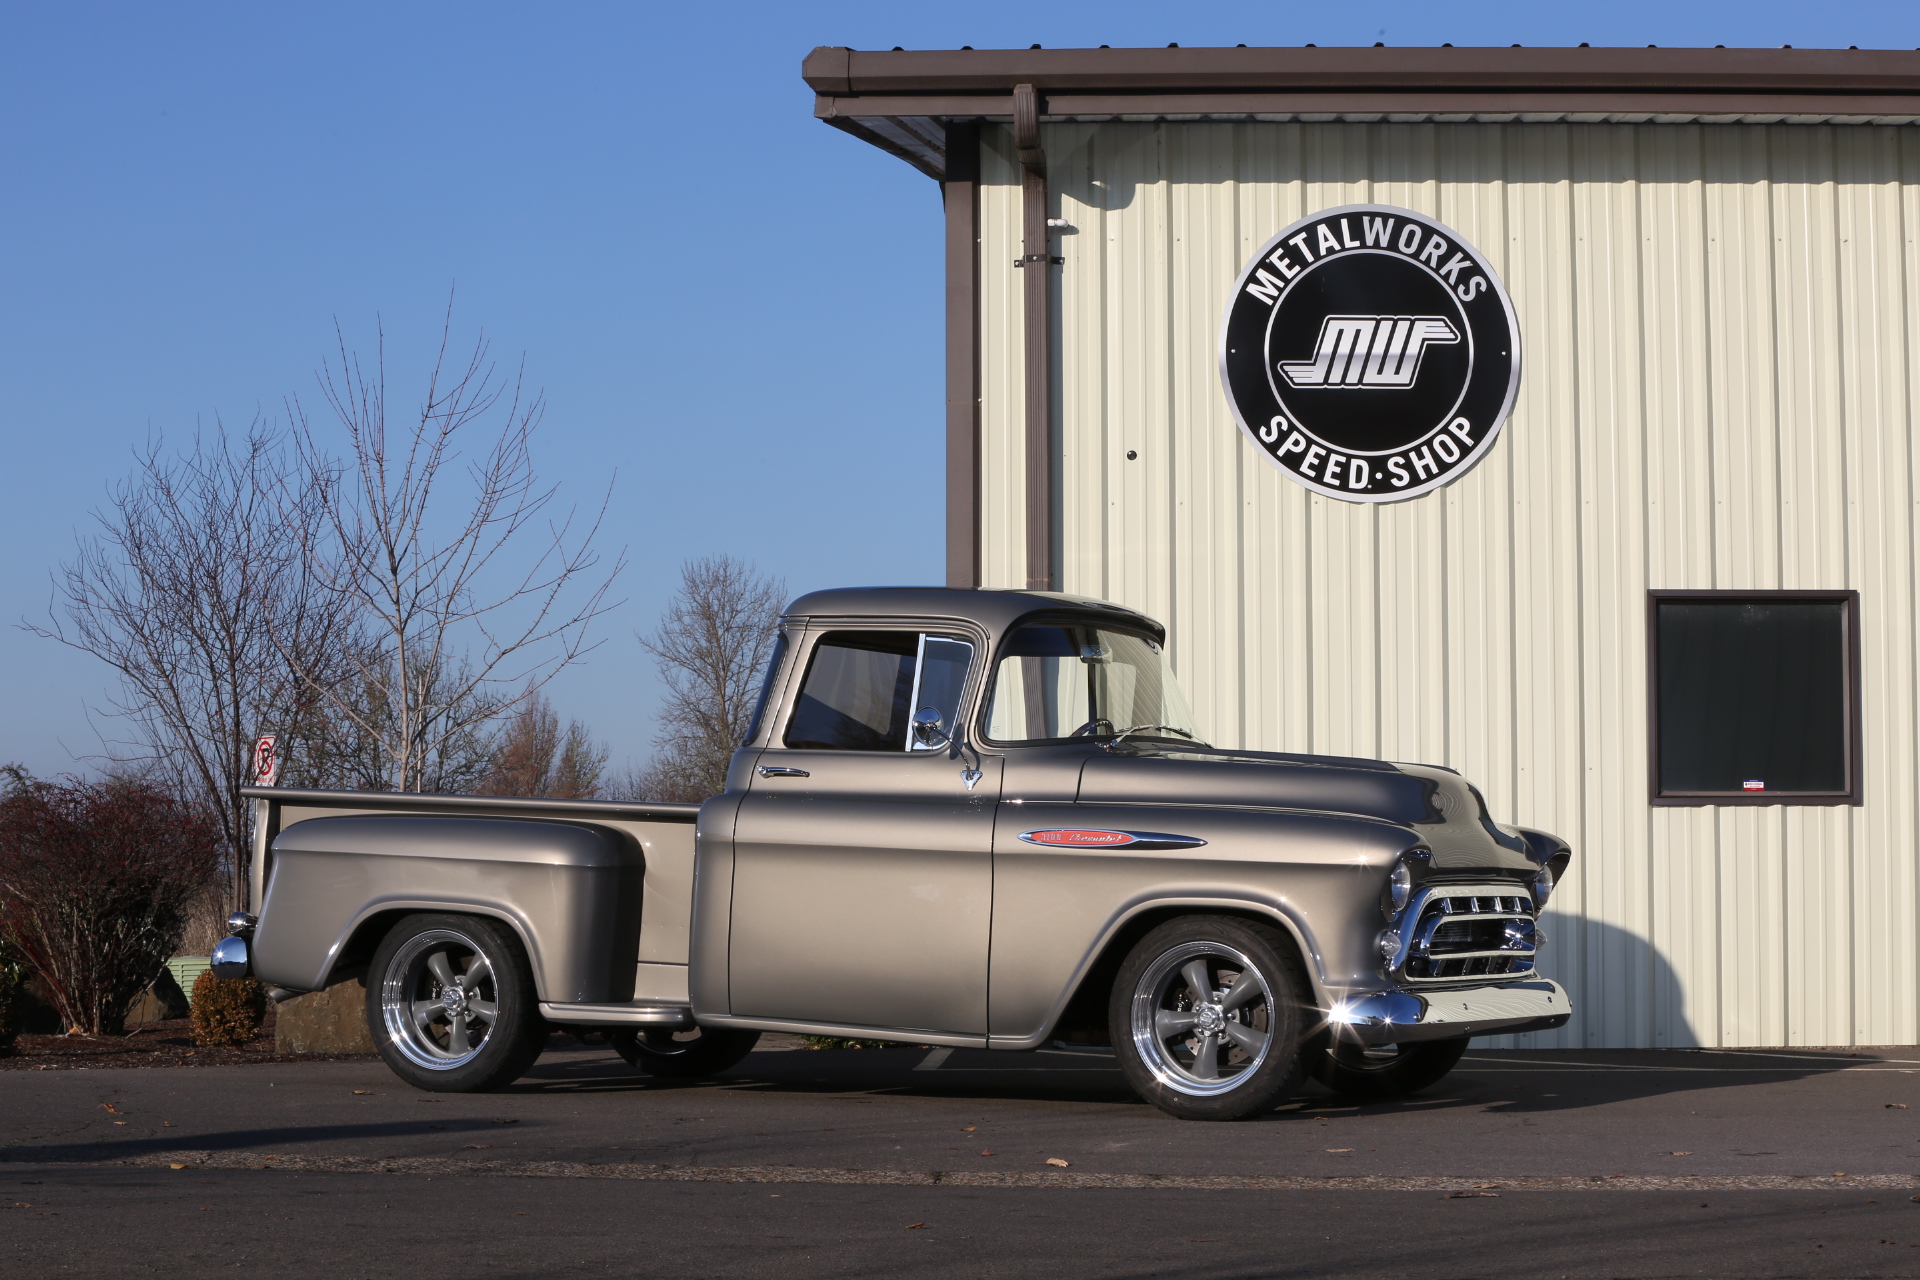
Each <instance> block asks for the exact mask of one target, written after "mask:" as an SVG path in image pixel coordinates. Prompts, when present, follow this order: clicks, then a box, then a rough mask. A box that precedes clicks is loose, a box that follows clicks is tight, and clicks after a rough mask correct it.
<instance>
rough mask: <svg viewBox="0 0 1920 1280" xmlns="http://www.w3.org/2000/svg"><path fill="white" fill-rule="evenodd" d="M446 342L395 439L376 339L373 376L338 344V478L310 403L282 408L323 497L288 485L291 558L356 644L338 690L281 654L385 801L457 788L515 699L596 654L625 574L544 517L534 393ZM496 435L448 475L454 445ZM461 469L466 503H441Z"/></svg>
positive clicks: (330, 385) (333, 383)
mask: <svg viewBox="0 0 1920 1280" xmlns="http://www.w3.org/2000/svg"><path fill="white" fill-rule="evenodd" d="M450 341H451V319H450V318H449V320H448V322H447V325H446V326H444V327H443V328H442V331H441V338H440V345H439V349H438V353H437V355H436V357H435V360H434V364H433V368H432V370H431V373H430V374H429V377H428V379H427V388H426V396H425V399H424V401H423V402H422V403H421V404H420V405H419V407H418V409H417V410H416V411H415V412H414V413H413V414H412V415H411V417H410V419H409V420H408V422H407V425H406V427H405V428H404V429H403V430H401V431H398V432H394V433H391V434H390V433H389V431H388V420H387V386H386V364H385V336H384V334H382V335H381V339H380V346H379V348H378V350H377V352H376V357H375V359H374V362H373V365H372V368H370V369H368V368H363V367H362V365H361V363H360V360H359V358H358V357H357V356H355V355H354V354H353V353H351V352H349V351H348V349H347V347H346V343H345V339H344V338H342V339H340V344H339V351H338V358H339V363H338V365H337V367H336V366H334V365H332V364H331V363H330V364H329V365H328V366H327V367H325V368H323V370H322V371H321V375H320V378H321V390H322V393H323V397H324V399H325V401H326V404H327V406H328V408H329V409H330V410H331V411H332V416H333V418H334V419H336V420H337V423H338V425H339V426H340V427H341V428H342V429H343V430H344V432H345V435H346V444H347V447H348V448H347V457H346V460H345V463H344V465H342V466H339V467H334V466H332V464H331V463H330V460H329V455H328V453H327V450H326V449H325V447H324V446H323V443H322V436H321V432H320V430H319V428H317V427H316V426H315V424H314V423H313V421H312V420H311V419H310V418H309V416H308V415H307V413H306V411H305V409H304V407H303V406H302V405H301V404H300V403H299V402H298V401H297V400H296V401H295V402H294V403H293V404H292V406H291V409H292V415H293V420H294V440H295V443H296V445H297V447H298V449H299V452H300V456H301V458H302V460H303V461H304V462H305V464H306V472H307V475H306V477H305V478H306V479H307V481H308V483H311V484H314V485H317V486H319V487H320V488H321V489H323V490H324V492H325V500H324V501H322V502H320V503H318V504H316V505H315V506H314V507H312V508H311V509H310V510H309V509H307V508H304V507H302V505H301V502H300V499H299V495H297V494H294V493H292V492H290V491H284V490H283V507H284V508H285V509H286V510H287V511H288V512H289V513H290V514H296V515H298V514H302V513H305V514H306V515H307V518H304V519H301V520H300V521H299V523H298V530H299V541H300V543H301V547H302V552H303V555H302V562H303V563H304V564H305V565H306V566H307V567H308V569H309V571H310V572H311V573H312V574H313V575H314V577H315V578H316V579H317V580H319V581H320V582H321V583H322V584H323V587H324V588H325V590H326V591H328V592H329V593H330V594H331V596H332V597H333V598H334V599H336V600H338V601H341V602H343V604H344V606H345V607H346V608H347V609H348V610H349V611H350V612H351V613H352V614H353V616H354V617H355V618H356V620H357V623H358V626H359V628H360V631H359V636H360V640H361V643H359V644H358V645H356V646H355V647H353V648H352V649H351V650H349V651H348V653H347V655H346V662H347V665H348V667H349V673H348V674H349V677H350V678H348V679H346V680H344V681H337V682H330V681H329V680H328V679H327V678H326V676H325V675H324V674H323V673H320V672H313V671H309V670H307V669H306V668H305V667H304V666H302V665H301V663H300V660H299V659H298V658H297V657H295V656H294V655H293V654H292V653H291V651H289V654H288V657H289V662H290V663H292V664H293V665H295V666H296V667H298V668H299V669H300V670H301V672H302V674H303V675H304V676H305V677H306V684H307V686H308V687H309V688H310V689H312V690H314V691H315V692H316V693H318V694H319V695H320V697H321V698H322V699H323V700H324V702H325V703H326V706H327V711H328V714H329V715H330V716H332V717H334V718H336V719H337V720H339V721H340V722H342V723H343V724H344V725H346V726H348V727H350V729H351V732H352V734H353V735H354V736H355V737H356V738H357V739H358V741H359V742H360V744H361V755H362V757H363V759H364V760H365V761H368V762H370V764H369V765H368V769H369V771H370V772H372V773H374V774H377V785H379V786H380V787H381V788H382V789H387V790H394V791H439V790H450V789H458V777H457V775H459V774H460V773H461V769H460V768H457V767H454V766H456V765H458V764H459V763H460V762H462V761H465V760H468V759H470V757H471V755H472V751H471V748H472V746H473V745H474V744H475V743H476V742H477V741H478V740H479V739H480V738H481V737H484V736H485V734H486V733H487V732H488V726H489V722H490V721H492V720H494V719H495V718H496V717H497V716H499V715H500V714H501V713H502V712H503V711H505V710H506V709H508V708H509V707H511V706H512V705H513V704H514V703H515V702H517V701H518V700H519V699H520V698H521V697H524V696H526V695H525V694H524V693H514V692H510V690H512V689H513V688H515V687H517V686H524V687H525V689H526V690H527V691H528V692H531V691H537V690H538V689H539V688H540V686H541V685H543V684H544V683H545V682H546V681H547V680H549V679H551V678H552V677H553V675H554V673H555V672H557V671H559V670H560V669H561V668H562V667H565V666H566V665H568V664H569V663H572V662H574V661H576V660H578V659H579V658H580V657H581V656H582V655H583V654H584V653H586V652H587V651H588V649H589V648H590V647H591V646H589V645H588V644H587V643H586V640H585V633H586V629H587V625H588V624H589V623H590V622H591V621H592V620H593V619H594V618H595V617H597V616H599V615H600V614H601V613H603V612H604V611H605V610H606V609H607V608H609V607H611V606H609V605H608V604H607V603H606V592H607V589H608V587H609V586H610V585H611V583H612V579H613V577H614V575H615V574H617V573H618V572H619V570H620V568H621V563H620V562H619V561H616V563H615V564H614V566H613V567H612V570H611V571H610V572H608V573H607V574H606V575H605V576H604V577H595V576H594V575H593V571H594V569H595V568H596V566H597V565H598V562H599V556H598V554H597V553H596V552H594V551H593V550H592V541H593V537H594V534H595V533H596V532H597V531H598V528H599V523H600V521H599V517H598V516H596V517H595V519H594V520H593V521H592V522H591V524H590V525H588V527H587V528H586V529H585V530H584V531H583V534H582V536H580V537H579V538H578V539H577V540H576V539H574V538H573V537H572V534H573V523H574V518H575V517H574V513H573V512H568V513H566V514H565V515H564V516H563V517H562V518H560V519H558V521H557V522H556V521H552V520H548V519H547V515H546V513H547V510H548V508H549V506H550V505H551V504H552V499H553V497H554V493H555V490H554V489H553V488H551V487H547V488H542V487H540V486H539V485H538V482H537V481H536V478H535V475H534V470H533V461H532V455H531V452H530V443H531V440H532V436H533V434H534V431H535V429H536V427H537V426H538V425H539V422H540V418H541V413H542V407H543V406H542V401H541V398H540V397H539V396H538V395H529V394H528V393H527V392H526V391H525V390H524V388H523V386H522V382H521V379H520V377H519V376H518V375H516V376H515V377H513V378H511V379H506V378H502V377H499V376H498V375H497V373H496V370H495V369H494V367H493V365H492V364H490V363H489V357H488V348H487V343H486V341H485V339H484V338H482V339H480V340H478V341H476V342H475V344H474V347H473V351H472V353H471V355H470V356H469V357H468V358H467V359H466V360H465V361H464V363H462V362H457V361H455V362H450V361H449V357H448V345H449V343H450ZM489 431H491V439H490V440H489V441H485V442H484V445H483V448H482V450H481V451H480V452H479V453H478V454H477V455H476V456H475V457H474V458H473V459H472V460H471V461H470V462H468V463H467V464H466V465H465V466H464V467H459V466H457V465H456V464H458V463H460V461H461V453H460V446H461V445H463V444H464V443H465V442H466V441H468V440H469V439H472V438H474V437H475V436H476V435H480V436H483V437H484V436H485V434H486V433H488V432H489ZM462 471H464V474H465V476H466V478H467V480H468V481H469V482H470V485H471V491H470V493H467V494H463V495H461V496H460V497H459V498H457V499H454V500H453V501H452V502H451V503H449V502H447V501H440V502H435V499H436V497H440V496H441V490H442V489H443V488H444V487H445V486H446V485H448V484H449V483H452V482H454V481H455V480H456V478H457V477H458V475H459V474H460V473H461V472H462ZM449 506H451V507H452V508H453V510H455V511H456V512H457V513H458V514H457V515H455V516H454V517H453V518H451V519H449V518H447V516H446V515H445V514H444V513H445V512H446V511H447V510H448V508H449ZM604 513H605V504H604V502H603V503H602V506H601V514H602V515H604ZM523 535H524V536H523ZM530 540H531V544H532V551H531V554H530V555H521V553H522V552H523V549H524V548H525V547H526V546H527V544H528V543H529V541H530ZM516 556H518V557H519V564H518V567H515V559H516ZM375 782H376V779H375V778H369V780H368V783H367V785H375Z"/></svg>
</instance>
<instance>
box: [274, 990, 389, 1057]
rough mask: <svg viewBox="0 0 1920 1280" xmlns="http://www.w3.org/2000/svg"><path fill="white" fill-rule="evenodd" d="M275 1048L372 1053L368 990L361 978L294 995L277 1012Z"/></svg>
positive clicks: (278, 1049)
mask: <svg viewBox="0 0 1920 1280" xmlns="http://www.w3.org/2000/svg"><path fill="white" fill-rule="evenodd" d="M276 1012H277V1013H278V1015H279V1018H278V1024H277V1027H276V1029H275V1031H274V1037H273V1044H274V1048H275V1049H276V1050H277V1051H278V1052H280V1053H372V1052H374V1048H373V1036H372V1035H371V1034H369V1033H368V1031H367V989H366V987H364V986H363V985H361V982H360V979H358V978H349V979H347V980H346V981H345V982H336V983H334V984H333V985H332V986H330V987H328V988H327V989H326V990H325V991H312V992H309V993H307V994H306V995H304V996H295V997H294V998H293V999H291V1000H288V1001H286V1002H284V1003H282V1004H281V1005H279V1006H278V1007H277V1009H276Z"/></svg>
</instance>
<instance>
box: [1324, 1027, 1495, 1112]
mask: <svg viewBox="0 0 1920 1280" xmlns="http://www.w3.org/2000/svg"><path fill="white" fill-rule="evenodd" d="M1466 1051H1467V1038H1466V1037H1465V1036H1461V1037H1460V1038H1459V1039H1457V1040H1422V1041H1419V1042H1417V1043H1414V1044H1402V1045H1386V1046H1384V1047H1369V1046H1367V1045H1362V1044H1355V1043H1353V1042H1352V1041H1346V1042H1344V1043H1336V1044H1334V1045H1331V1046H1329V1047H1328V1048H1327V1050H1326V1051H1325V1052H1324V1053H1322V1054H1321V1055H1320V1057H1319V1060H1318V1061H1316V1062H1315V1063H1314V1064H1313V1078H1314V1079H1315V1080H1318V1081H1319V1082H1320V1083H1321V1084H1323V1085H1325V1086H1327V1088H1329V1089H1331V1090H1333V1091H1334V1092H1335V1093H1338V1094H1344V1095H1345V1096H1347V1097H1349V1098H1365V1099H1375V1100H1385V1099H1388V1098H1404V1097H1406V1096H1407V1095H1408V1094H1410V1093H1418V1092H1420V1090H1422V1089H1425V1088H1428V1087H1430V1086H1432V1085H1436V1084H1439V1083H1440V1081H1441V1079H1442V1077H1444V1076H1445V1075H1446V1074H1447V1073H1448V1072H1449V1071H1451V1070H1453V1068H1454V1065H1455V1064H1456V1063H1458V1062H1459V1061H1460V1055H1461V1054H1463V1053H1465V1052H1466Z"/></svg>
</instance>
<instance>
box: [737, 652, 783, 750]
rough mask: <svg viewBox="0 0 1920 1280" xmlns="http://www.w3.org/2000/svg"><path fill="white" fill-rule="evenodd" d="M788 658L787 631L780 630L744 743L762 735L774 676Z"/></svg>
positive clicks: (778, 672)
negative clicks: (761, 727)
mask: <svg viewBox="0 0 1920 1280" xmlns="http://www.w3.org/2000/svg"><path fill="white" fill-rule="evenodd" d="M786 658H787V633H786V632H785V631H782V632H780V633H779V634H778V635H777V636H775V637H774V640H773V656H772V657H771V658H768V659H767V674H766V675H765V676H764V677H762V678H761V681H760V696H759V697H758V698H756V699H754V703H753V718H752V719H751V720H749V721H747V733H746V736H745V737H743V738H741V739H740V741H741V742H742V743H748V742H752V741H753V740H754V739H755V738H757V737H759V736H760V719H761V717H763V716H765V715H766V714H767V699H768V698H771V697H772V696H773V678H774V677H775V676H777V675H779V674H780V664H781V663H782V662H785V661H786Z"/></svg>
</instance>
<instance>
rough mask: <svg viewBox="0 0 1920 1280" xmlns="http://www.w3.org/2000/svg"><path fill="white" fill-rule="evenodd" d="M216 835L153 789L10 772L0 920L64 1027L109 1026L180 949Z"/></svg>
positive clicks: (0, 857)
mask: <svg viewBox="0 0 1920 1280" xmlns="http://www.w3.org/2000/svg"><path fill="white" fill-rule="evenodd" d="M219 841H220V835H219V832H218V830H217V829H216V828H215V827H214V825H213V824H212V823H211V822H209V821H208V820H207V819H206V818H204V817H203V816H201V815H199V814H197V813H194V812H192V811H191V810H189V809H187V808H185V807H184V806H182V805H181V804H180V803H179V802H178V801H176V800H174V799H173V798H172V797H171V796H169V795H167V794H166V793H165V792H163V791H159V790H157V789H155V788H153V787H148V786H144V785H140V784H130V783H119V782H114V783H90V782H81V781H78V780H69V781H66V782H48V781H43V780H39V779H34V778H30V777H27V776H26V775H25V774H23V773H19V772H14V773H13V785H12V787H11V789H10V791H9V792H8V794H7V795H6V796H5V798H4V799H0V924H3V925H4V927H5V930H6V932H7V933H8V934H9V935H10V936H11V938H12V942H13V946H14V947H15V949H16V950H17V951H18V953H19V955H20V958H21V959H22V960H23V961H24V962H25V965H26V968H27V969H28V970H29V971H31V972H33V973H36V974H38V975H39V977H40V980H41V982H42V983H44V984H45V986H46V988H47V992H48V995H49V997H50V999H51V1001H52V1003H53V1006H54V1008H55V1009H56V1010H58V1012H59V1014H60V1017H61V1019H62V1021H63V1022H65V1023H66V1025H68V1026H74V1027H79V1028H80V1029H81V1030H82V1031H86V1032H89V1033H91V1034H93V1035H117V1034H119V1033H120V1031H121V1029H122V1027H123V1025H124V1023H125V1021H126V1016H127V1010H128V1009H129V1008H130V1007H131V1006H132V1004H133V1002H134V1000H135V999H137V998H138V997H139V995H140V992H141V991H142V990H143V989H145V987H146V985H147V984H148V983H149V982H151V981H152V980H153V977H154V974H155V973H157V972H158V971H159V969H160V965H161V964H162V963H163V962H164V961H165V960H166V958H167V957H168V956H169V955H171V954H172V953H173V950H174V948H175V947H177V946H179V944H180V935H181V932H182V930H183V929H184V928H185V927H186V923H187V915H188V911H189V909H190V906H191V904H192V902H193V900H194V898H195V897H196V896H197V895H199V894H200V893H202V892H204V891H205V889H206V886H207V882H208V880H209V879H210V878H211V877H212V876H213V874H214V872H215V871H216V870H217V869H218V867H219V853H218V850H219Z"/></svg>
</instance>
